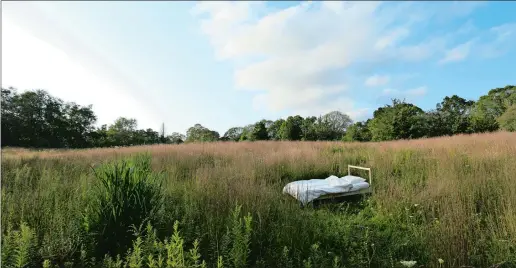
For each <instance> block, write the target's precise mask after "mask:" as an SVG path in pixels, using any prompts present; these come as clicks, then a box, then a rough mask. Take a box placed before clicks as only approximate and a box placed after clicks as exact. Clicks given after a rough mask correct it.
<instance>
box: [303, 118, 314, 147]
mask: <svg viewBox="0 0 516 268" xmlns="http://www.w3.org/2000/svg"><path fill="white" fill-rule="evenodd" d="M316 122H317V117H315V116H311V117H307V118H305V119H304V120H303V122H302V123H301V132H302V133H303V134H302V135H303V138H302V140H304V141H316V140H317V126H316Z"/></svg>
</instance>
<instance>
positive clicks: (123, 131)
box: [107, 117, 138, 146]
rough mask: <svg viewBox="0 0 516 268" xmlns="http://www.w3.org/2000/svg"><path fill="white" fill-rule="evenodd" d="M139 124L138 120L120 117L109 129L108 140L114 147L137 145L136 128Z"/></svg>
mask: <svg viewBox="0 0 516 268" xmlns="http://www.w3.org/2000/svg"><path fill="white" fill-rule="evenodd" d="M137 126H138V123H137V121H136V119H133V118H125V117H119V118H117V119H116V120H115V122H114V123H113V124H112V125H111V126H109V128H108V132H107V133H108V139H109V140H110V143H111V144H112V145H116V146H128V145H131V144H137V140H136V139H135V138H136V135H137V134H136V127H137Z"/></svg>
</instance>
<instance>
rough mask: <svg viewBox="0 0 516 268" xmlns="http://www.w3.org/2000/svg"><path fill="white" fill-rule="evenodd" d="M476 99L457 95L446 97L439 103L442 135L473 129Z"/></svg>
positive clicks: (438, 109) (438, 110) (437, 116)
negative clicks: (472, 110)
mask: <svg viewBox="0 0 516 268" xmlns="http://www.w3.org/2000/svg"><path fill="white" fill-rule="evenodd" d="M474 104H475V102H474V101H468V100H465V99H463V98H461V97H459V96H457V95H453V96H452V97H445V98H444V99H443V101H442V102H441V103H439V104H437V107H436V113H437V114H436V116H435V117H434V119H436V120H439V124H438V125H437V126H439V127H440V131H439V132H441V133H439V134H440V135H455V134H460V133H469V132H470V131H471V117H470V113H471V108H472V107H473V105H474Z"/></svg>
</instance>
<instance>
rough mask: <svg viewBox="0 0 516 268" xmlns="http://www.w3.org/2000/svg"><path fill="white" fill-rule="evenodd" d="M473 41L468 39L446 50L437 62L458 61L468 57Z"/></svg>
mask: <svg viewBox="0 0 516 268" xmlns="http://www.w3.org/2000/svg"><path fill="white" fill-rule="evenodd" d="M472 44H473V41H468V42H466V43H463V44H460V45H458V46H456V47H454V48H452V49H449V50H447V51H446V55H445V56H444V58H443V59H441V60H440V61H439V63H441V64H444V63H450V62H458V61H462V60H464V59H466V57H468V55H469V53H470V50H471V46H472Z"/></svg>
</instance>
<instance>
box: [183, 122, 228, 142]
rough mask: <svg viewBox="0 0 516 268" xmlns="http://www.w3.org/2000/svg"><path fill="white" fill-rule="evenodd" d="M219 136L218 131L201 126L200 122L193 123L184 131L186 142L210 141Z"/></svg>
mask: <svg viewBox="0 0 516 268" xmlns="http://www.w3.org/2000/svg"><path fill="white" fill-rule="evenodd" d="M219 138H220V136H219V133H218V132H216V131H213V130H209V129H207V128H205V127H203V126H202V125H201V124H195V125H194V126H193V127H191V128H189V129H188V131H187V132H186V141H187V142H211V141H217V140H218V139H219Z"/></svg>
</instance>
